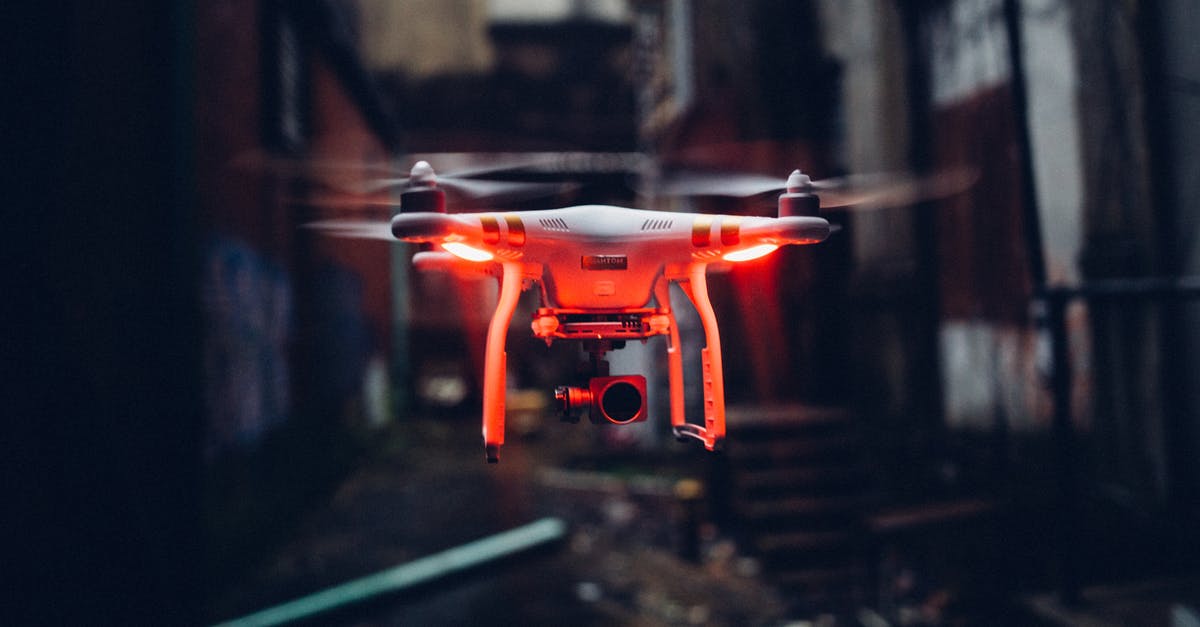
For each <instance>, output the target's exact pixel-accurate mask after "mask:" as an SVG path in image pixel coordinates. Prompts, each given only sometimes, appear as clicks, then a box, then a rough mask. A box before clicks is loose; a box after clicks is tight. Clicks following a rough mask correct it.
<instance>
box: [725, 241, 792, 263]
mask: <svg viewBox="0 0 1200 627" xmlns="http://www.w3.org/2000/svg"><path fill="white" fill-rule="evenodd" d="M776 248H779V245H777V244H759V245H757V246H751V247H750V248H743V249H742V250H735V251H733V252H731V253H726V254H725V261H750V260H751V259H758V258H759V257H764V256H766V255H769V254H771V253H773V252H775V249H776Z"/></svg>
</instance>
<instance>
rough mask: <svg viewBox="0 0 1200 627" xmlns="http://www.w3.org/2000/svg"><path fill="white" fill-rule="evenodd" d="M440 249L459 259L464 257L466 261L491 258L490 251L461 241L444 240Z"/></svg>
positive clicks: (488, 259)
mask: <svg viewBox="0 0 1200 627" xmlns="http://www.w3.org/2000/svg"><path fill="white" fill-rule="evenodd" d="M442 249H443V250H445V251H446V252H448V253H450V254H451V255H454V256H455V257H458V258H459V259H466V260H467V261H491V260H492V253H490V252H488V251H486V250H480V249H478V248H475V247H474V246H467V245H466V244H464V243H462V242H446V243H444V244H442Z"/></svg>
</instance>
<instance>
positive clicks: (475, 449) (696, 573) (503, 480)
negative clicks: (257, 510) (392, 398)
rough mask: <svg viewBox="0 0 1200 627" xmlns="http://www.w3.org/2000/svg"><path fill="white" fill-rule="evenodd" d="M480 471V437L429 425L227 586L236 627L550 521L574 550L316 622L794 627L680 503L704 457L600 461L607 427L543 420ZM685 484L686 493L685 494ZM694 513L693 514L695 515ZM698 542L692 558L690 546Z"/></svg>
mask: <svg viewBox="0 0 1200 627" xmlns="http://www.w3.org/2000/svg"><path fill="white" fill-rule="evenodd" d="M544 424H545V426H544V427H543V428H541V429H539V430H538V431H537V433H536V434H533V435H527V436H526V437H514V434H512V433H510V435H509V443H508V444H507V445H506V446H505V448H504V449H503V451H502V453H501V461H500V463H499V464H496V465H489V464H485V463H484V461H483V451H482V448H481V446H480V444H479V441H478V440H479V437H478V425H477V424H475V423H474V422H471V421H466V420H451V421H439V420H420V421H414V422H409V423H407V424H403V425H397V426H395V427H393V428H391V429H390V430H388V431H387V432H386V433H384V434H380V436H379V437H380V438H381V442H380V446H378V447H376V448H377V449H378V451H377V452H376V453H375V454H374V455H373V456H372V457H371V458H370V459H368V460H366V461H365V462H364V463H363V465H362V466H361V467H360V468H359V469H357V470H356V471H355V472H353V473H352V474H351V475H349V476H348V477H347V479H346V480H345V481H343V482H342V483H341V485H340V486H339V487H338V488H337V490H336V491H335V492H334V493H333V495H332V498H331V499H329V500H328V502H327V503H322V504H320V505H319V506H318V507H316V508H314V509H313V510H312V511H311V512H310V513H309V514H308V515H306V516H304V517H303V518H302V520H300V521H298V523H297V524H296V525H295V529H296V530H295V532H294V533H293V534H292V535H290V536H289V538H288V539H287V540H286V541H285V542H283V543H281V545H280V548H279V549H278V550H277V551H274V552H273V553H272V554H271V555H270V556H269V557H268V558H267V559H266V560H265V561H264V562H262V563H261V564H259V565H257V566H255V567H253V568H251V569H250V570H249V572H247V573H245V574H244V575H242V576H238V577H235V578H231V580H229V581H227V582H222V583H221V585H220V586H219V590H218V591H217V592H216V594H214V595H213V598H212V600H211V603H210V604H209V608H210V612H209V614H210V617H211V618H212V619H214V620H225V619H229V618H233V617H238V616H242V615H245V614H248V613H250V612H254V611H256V610H259V609H262V608H265V607H268V606H272V605H276V604H279V603H282V602H285V601H288V600H291V599H294V598H297V597H300V596H303V595H307V594H311V593H313V592H315V591H318V590H321V589H324V588H327V587H330V586H333V585H337V584H340V583H343V582H346V581H348V580H351V579H355V578H359V577H362V576H365V575H368V574H371V573H375V572H378V571H381V570H384V569H387V568H391V567H393V566H396V565H398V564H401V563H405V562H410V561H412V560H414V559H418V558H421V557H424V556H427V555H430V554H433V553H436V552H438V551H441V550H444V549H447V548H451V547H454V546H457V545H461V544H463V543H466V542H469V541H472V540H476V539H478V538H481V537H484V536H488V535H490V534H494V533H497V532H501V531H504V530H507V529H511V528H514V527H517V526H520V525H523V524H526V523H529V522H532V521H535V520H537V519H540V518H543V517H547V516H554V517H559V518H562V519H563V520H565V521H566V522H567V523H568V532H567V535H566V537H565V539H564V540H563V541H562V542H560V543H557V544H555V545H553V546H549V547H545V548H543V549H541V550H538V551H535V552H532V553H529V554H524V555H521V556H518V557H515V558H511V559H508V560H505V561H504V562H502V563H499V564H496V565H493V566H489V567H486V568H484V569H479V570H476V571H474V572H472V573H470V574H468V575H465V576H458V577H454V578H451V579H449V580H444V581H440V582H437V583H435V584H433V585H428V586H425V587H423V588H421V589H418V590H414V591H410V592H407V593H403V594H393V595H388V596H385V597H383V598H380V599H377V600H375V601H373V602H371V603H369V604H366V605H363V606H357V607H352V608H349V609H347V610H345V611H339V612H337V613H334V614H332V615H328V614H327V615H323V616H320V617H318V618H317V619H315V620H314V621H311V622H312V623H313V624H322V625H445V624H458V625H467V624H485V623H486V624H496V625H507V624H513V625H516V624H521V625H564V624H573V625H611V624H627V625H687V624H697V625H699V624H703V625H770V624H781V623H783V622H786V618H787V616H786V614H787V608H786V604H785V603H784V601H783V600H782V599H781V598H780V596H779V594H778V593H777V592H776V591H775V590H773V589H772V588H771V587H769V586H767V585H766V584H764V583H763V582H762V581H761V580H760V579H759V578H758V577H756V576H755V575H756V572H757V565H756V564H755V562H754V561H753V560H750V559H748V558H745V557H741V556H739V555H738V554H737V551H735V550H734V548H733V543H732V542H731V541H729V540H727V539H724V538H721V537H720V536H719V535H718V534H716V532H715V531H714V530H713V529H714V528H713V527H712V526H711V525H709V524H707V523H705V522H704V520H705V517H704V514H703V511H701V510H697V509H693V510H691V512H690V514H689V510H688V508H687V507H685V506H684V505H682V504H681V501H680V500H679V499H678V498H677V496H676V489H677V487H678V486H679V481H680V480H682V479H687V478H689V477H695V476H697V475H702V474H703V473H704V472H705V464H706V463H707V462H708V456H709V455H710V454H709V453H707V452H705V451H703V450H702V449H701V448H700V447H698V446H690V445H683V444H677V443H674V442H669V443H666V444H664V445H663V446H662V451H660V452H655V453H641V454H631V453H628V452H615V451H611V450H598V448H597V447H598V446H599V444H598V438H597V430H598V429H604V428H611V427H598V426H594V425H591V424H587V423H586V421H585V422H584V423H583V424H579V425H570V424H561V423H557V422H553V423H552V422H550V421H546V422H545V423H544ZM685 485H686V484H685ZM689 516H691V517H690V518H689ZM689 537H691V538H692V540H694V541H695V544H694V545H693V547H692V548H694V549H695V551H694V553H695V555H694V556H693V559H685V557H684V555H685V550H686V549H687V548H688V546H689V545H688V544H687V543H686V540H687V538H689Z"/></svg>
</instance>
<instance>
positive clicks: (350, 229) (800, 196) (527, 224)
mask: <svg viewBox="0 0 1200 627" xmlns="http://www.w3.org/2000/svg"><path fill="white" fill-rule="evenodd" d="M814 183H819V182H816V181H812V180H811V179H810V178H809V177H808V176H807V175H805V174H803V173H801V172H800V171H799V170H796V171H795V172H793V173H792V174H791V176H790V177H789V178H788V179H787V182H786V185H784V186H783V187H784V188H785V190H784V193H783V194H782V195H780V196H779V204H778V206H779V215H778V217H773V218H771V217H747V216H733V215H718V214H699V213H681V212H666V211H650V210H643V209H632V208H627V207H617V206H612V205H577V206H571V207H564V208H559V209H548V210H532V211H506V212H481V213H461V214H451V213H446V196H445V192H444V191H443V190H442V189H441V188H440V187H439V185H438V177H437V175H436V174H435V173H434V171H433V168H432V167H431V166H430V165H429V163H428V162H426V161H419V162H417V163H416V165H414V166H413V168H412V172H411V175H410V176H409V178H408V186H407V189H405V190H404V191H403V192H401V194H400V213H398V214H396V215H395V216H394V217H393V218H392V220H391V224H390V225H389V226H390V228H389V232H388V233H383V232H382V231H381V229H380V228H379V227H380V226H382V225H367V224H364V223H361V222H353V223H348V222H345V221H337V220H331V221H325V222H317V223H314V224H312V225H311V226H314V227H316V228H319V229H322V230H325V231H328V232H330V233H331V234H333V235H340V236H350V237H371V238H378V239H391V240H393V241H394V240H400V241H405V242H413V243H424V244H432V245H433V247H434V249H433V250H427V251H421V252H418V253H416V254H415V255H414V256H413V259H412V263H413V266H414V267H415V268H416V269H417V270H419V271H443V272H451V273H456V274H468V275H477V274H479V273H481V272H483V273H486V274H491V275H494V276H497V277H498V278H499V280H500V290H499V299H498V303H497V305H496V310H495V312H494V313H493V314H492V317H491V322H490V323H489V325H488V331H487V340H486V351H485V358H484V376H483V442H484V449H485V452H486V457H487V461H488V462H490V463H495V462H497V461H498V460H499V452H500V447H501V446H503V445H504V423H505V371H506V359H507V357H506V352H505V343H506V338H507V334H508V328H509V326H510V324H511V322H512V318H513V312H514V310H515V309H516V306H517V302H518V299H519V297H520V294H521V292H523V291H525V290H527V289H531V288H534V287H535V286H536V287H537V288H538V289H539V291H540V294H541V306H540V307H538V308H537V309H536V311H535V312H534V314H533V319H532V321H531V322H530V329H531V331H532V333H533V336H534V337H537V338H539V339H542V340H544V341H545V342H546V343H547V344H550V343H552V342H554V341H557V340H575V341H579V342H582V344H583V348H584V350H585V351H587V352H588V354H589V356H590V360H589V364H588V367H587V373H588V374H589V375H590V377H589V378H588V381H587V385H586V386H559V387H558V388H556V389H555V402H556V404H557V405H558V408H559V411H560V412H561V414H562V415H563V417H564V419H565V420H569V421H577V420H578V415H579V414H581V413H584V412H586V413H587V414H588V416H589V418H590V419H591V420H592V421H593V422H605V421H607V422H609V423H613V424H619V425H620V424H629V423H633V422H641V421H644V420H646V419H647V404H646V378H645V377H644V376H643V375H628V374H626V375H615V376H614V375H611V374H610V372H609V368H608V364H607V362H606V361H605V360H604V359H603V357H604V355H605V353H606V352H608V351H611V350H614V349H619V348H622V347H623V346H624V345H625V342H627V341H630V340H641V341H645V340H647V339H649V338H653V337H657V336H662V337H664V338H665V340H666V343H667V374H668V381H669V390H670V392H669V396H670V403H669V405H670V414H671V427H672V430H673V432H674V434H675V436H676V438H678V439H680V440H688V439H696V440H699V441H701V442H702V443H703V444H704V447H705V448H706V449H708V450H716V449H719V448H720V447H721V445H722V443H723V441H724V438H725V391H724V376H723V372H722V363H721V340H720V333H719V331H718V327H717V317H716V314H715V313H714V312H713V306H712V302H711V301H710V300H709V296H708V287H707V270H708V268H709V266H710V265H711V264H730V263H740V262H744V261H749V260H752V259H757V258H759V257H764V256H766V255H768V254H770V253H772V252H774V251H775V250H776V249H778V248H779V247H781V246H788V245H807V244H816V243H819V242H821V241H823V240H825V238H827V237H828V236H829V234H830V231H831V229H830V225H829V222H828V221H827V220H825V219H824V218H821V217H818V216H817V213H818V211H819V209H820V199H819V198H818V196H817V195H816V193H815V190H816V186H815V185H814ZM776 185H777V186H778V183H776ZM671 283H674V284H676V285H677V286H678V287H679V288H680V289H681V290H682V291H683V293H684V294H685V295H686V296H687V297H688V299H689V300H690V301H691V303H692V304H693V306H694V307H695V308H696V311H697V312H698V313H699V315H700V320H701V324H702V327H703V330H704V342H705V346H704V347H703V348H702V349H701V366H702V384H703V387H702V389H703V408H704V422H703V424H702V425H701V424H696V423H692V422H688V421H687V419H686V417H685V415H684V384H683V359H682V353H681V351H680V338H679V327H678V323H677V322H676V319H675V313H674V311H673V310H672V308H671V305H670V299H669V297H668V291H669V286H670V284H671Z"/></svg>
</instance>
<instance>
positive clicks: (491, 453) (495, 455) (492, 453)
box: [484, 444, 500, 464]
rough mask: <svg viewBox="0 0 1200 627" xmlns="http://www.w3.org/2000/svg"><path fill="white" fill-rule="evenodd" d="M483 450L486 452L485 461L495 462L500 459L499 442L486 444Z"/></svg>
mask: <svg viewBox="0 0 1200 627" xmlns="http://www.w3.org/2000/svg"><path fill="white" fill-rule="evenodd" d="M484 450H485V452H486V453H487V463H489V464H495V463H497V462H499V461H500V445H499V444H487V445H485V446H484Z"/></svg>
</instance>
